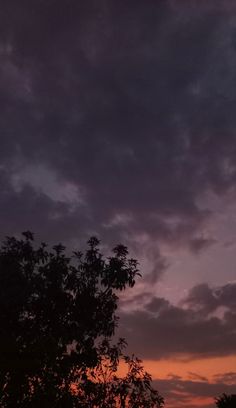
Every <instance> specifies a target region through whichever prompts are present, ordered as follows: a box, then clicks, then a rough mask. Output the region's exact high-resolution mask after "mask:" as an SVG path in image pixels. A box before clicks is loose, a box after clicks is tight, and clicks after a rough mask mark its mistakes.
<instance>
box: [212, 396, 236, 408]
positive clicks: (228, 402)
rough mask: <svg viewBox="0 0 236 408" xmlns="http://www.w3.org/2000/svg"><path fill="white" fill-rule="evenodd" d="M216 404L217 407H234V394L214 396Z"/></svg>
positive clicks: (235, 405)
mask: <svg viewBox="0 0 236 408" xmlns="http://www.w3.org/2000/svg"><path fill="white" fill-rule="evenodd" d="M216 406H217V407H218V408H235V407H236V394H232V395H227V394H222V395H221V396H220V397H218V398H216Z"/></svg>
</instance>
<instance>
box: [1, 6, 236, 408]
mask: <svg viewBox="0 0 236 408" xmlns="http://www.w3.org/2000/svg"><path fill="white" fill-rule="evenodd" d="M0 140H1V145H0V188H1V195H0V215H1V217H0V232H1V237H3V236H5V235H12V234H17V235H18V234H19V233H20V232H21V231H24V230H26V229H27V230H31V231H33V232H35V233H36V237H37V239H39V240H43V241H47V242H50V243H55V242H58V241H62V242H63V243H64V244H66V245H67V247H69V248H70V249H75V248H78V247H79V248H80V247H83V246H84V244H85V242H86V240H87V239H88V238H89V237H90V236H91V235H97V236H98V237H99V238H100V239H101V241H102V250H103V252H105V253H108V251H109V249H110V248H112V247H113V246H114V245H115V244H117V243H119V242H121V243H123V244H125V245H127V246H128V248H129V249H130V252H131V254H132V255H133V256H134V257H135V258H137V259H138V260H139V262H140V270H141V273H142V279H139V280H138V283H137V285H136V286H135V288H134V289H132V290H130V291H128V292H127V293H126V294H125V295H124V296H122V298H121V301H120V317H121V318H120V328H119V334H120V335H122V336H124V337H126V338H127V340H128V343H129V350H130V351H131V352H132V351H134V352H135V353H136V354H137V355H138V356H139V357H141V358H142V359H143V360H144V362H145V368H146V369H147V370H148V371H150V372H151V374H152V375H153V378H154V381H155V384H156V385H157V388H158V390H159V391H160V393H161V394H163V395H164V396H165V398H166V407H167V408H184V407H186V408H197V407H203V408H213V407H214V401H213V398H214V396H217V395H219V394H220V393H222V392H228V393H236V2H235V1H233V0H232V1H230V0H228V1H227V0H173V1H171V0H169V1H168V0H159V1H158V0H155V1H154V0H148V1H145V0H142V1H141V0H136V1H134V0H120V1H115V0H100V1H97V0H84V1H80V0H57V1H56V0H7V1H4V0H0Z"/></svg>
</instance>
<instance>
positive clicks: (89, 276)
mask: <svg viewBox="0 0 236 408" xmlns="http://www.w3.org/2000/svg"><path fill="white" fill-rule="evenodd" d="M33 241H34V240H33V235H32V233H30V232H25V233H23V238H21V239H17V238H14V237H8V238H7V239H6V241H4V243H3V245H2V247H1V249H0V310H1V314H0V392H1V394H0V405H1V407H3V408H17V407H25V408H30V407H34V408H37V407H39V406H40V407H41V406H44V407H46V408H47V407H50V408H54V407H55V408H60V407H66V408H67V407H68V408H77V407H100V408H102V407H105V406H106V407H115V406H120V407H124V406H125V405H124V404H126V406H129V407H133V408H135V407H138V406H139V407H141V406H145V407H159V406H162V404H163V400H162V398H161V397H160V396H159V394H158V393H157V392H156V391H155V390H153V389H152V387H151V378H150V376H149V375H148V374H147V373H145V372H144V370H143V368H142V366H141V364H140V361H139V360H135V358H128V357H126V356H124V354H123V349H124V344H125V342H124V340H120V341H119V342H118V343H117V344H115V345H114V344H112V343H111V339H112V337H113V335H114V331H115V327H116V325H117V319H118V318H117V316H116V314H115V312H116V309H117V301H118V296H117V293H118V291H122V290H124V289H125V288H126V287H127V286H130V287H132V286H133V285H134V283H135V278H136V276H137V275H138V269H137V261H136V260H134V259H128V251H127V248H126V247H124V246H122V245H118V246H117V247H116V248H114V250H113V255H112V256H111V257H109V258H107V259H105V258H104V257H103V256H102V254H101V253H100V250H99V241H98V240H97V239H96V238H91V239H90V240H89V241H88V250H87V251H86V253H85V255H83V254H82V253H81V252H74V254H73V256H72V257H68V256H67V255H66V251H65V247H64V246H63V245H61V244H59V245H56V246H54V247H53V249H52V250H48V247H47V245H46V244H45V243H42V244H41V245H39V246H38V247H35V245H34V242H33ZM122 359H123V360H124V361H125V363H126V364H127V365H128V372H127V375H126V376H125V377H124V378H118V377H117V376H116V372H117V369H118V367H119V362H120V360H122ZM104 370H106V374H107V375H108V373H109V376H108V377H106V378H105V377H104V375H103V382H101V375H102V373H103V374H104V373H105V371H104ZM145 399H146V400H145ZM138 401H139V402H140V404H141V403H142V401H144V402H145V401H146V403H145V404H146V405H144V402H143V405H137V404H138ZM107 402H109V404H108V403H107ZM148 404H149V405H148Z"/></svg>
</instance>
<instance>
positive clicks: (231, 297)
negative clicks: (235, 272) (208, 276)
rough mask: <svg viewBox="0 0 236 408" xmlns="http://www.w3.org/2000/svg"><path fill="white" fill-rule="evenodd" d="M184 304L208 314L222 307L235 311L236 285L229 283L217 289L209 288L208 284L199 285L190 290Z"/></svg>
mask: <svg viewBox="0 0 236 408" xmlns="http://www.w3.org/2000/svg"><path fill="white" fill-rule="evenodd" d="M184 303H185V304H187V305H188V306H189V307H191V308H195V309H198V310H201V311H202V312H203V313H207V314H209V313H210V312H213V311H215V310H217V308H219V307H221V306H223V307H226V308H229V309H230V310H233V311H235V310H236V283H228V284H226V285H224V286H221V287H215V288H214V287H209V285H208V284H206V283H202V284H199V285H197V286H194V287H193V288H192V289H191V290H190V292H189V294H188V296H187V298H186V299H185V300H184Z"/></svg>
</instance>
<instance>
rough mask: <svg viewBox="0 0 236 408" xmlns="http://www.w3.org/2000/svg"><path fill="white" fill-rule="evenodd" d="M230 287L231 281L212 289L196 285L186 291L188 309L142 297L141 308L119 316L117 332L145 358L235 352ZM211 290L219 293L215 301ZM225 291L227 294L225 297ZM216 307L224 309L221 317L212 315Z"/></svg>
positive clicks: (186, 356) (235, 316)
mask: <svg viewBox="0 0 236 408" xmlns="http://www.w3.org/2000/svg"><path fill="white" fill-rule="evenodd" d="M234 289H235V285H234V284H231V285H229V284H228V285H226V286H223V287H221V288H218V289H217V290H216V291H214V290H213V289H212V290H210V288H209V287H208V286H207V285H199V286H198V287H195V288H193V289H192V290H191V291H190V295H189V297H188V305H189V308H188V309H184V308H182V307H179V306H173V305H172V304H171V303H170V302H168V301H167V300H166V299H162V298H155V297H154V298H151V300H149V302H148V300H147V298H145V299H143V300H145V303H143V308H144V309H141V308H139V309H140V310H137V309H136V311H134V312H131V313H128V312H126V313H123V314H122V315H121V322H120V323H121V325H120V333H121V335H122V336H124V337H126V338H127V339H128V343H130V344H131V345H132V350H133V351H135V353H137V354H138V355H141V356H142V357H143V358H145V359H160V358H167V357H168V358H169V357H178V358H186V359H190V360H191V359H195V358H207V357H214V356H219V355H221V356H226V355H232V354H235V353H236V346H235V345H236V334H235V324H236V313H235V303H234V302H235V294H234ZM215 292H217V293H219V301H217V300H215V297H214V296H213V294H212V293H215ZM226 293H227V294H230V295H228V297H226V296H225V294H226ZM230 296H232V298H231V297H230ZM232 299H234V300H233V301H232ZM219 306H224V307H225V308H226V310H227V311H225V313H224V315H223V317H222V316H217V315H213V314H212V313H213V312H215V311H216V310H217V309H218V307H219Z"/></svg>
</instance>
